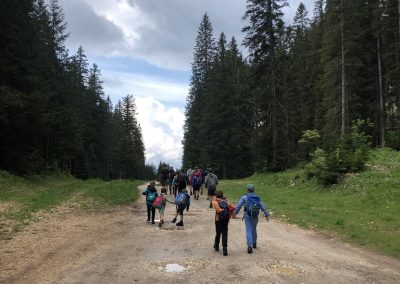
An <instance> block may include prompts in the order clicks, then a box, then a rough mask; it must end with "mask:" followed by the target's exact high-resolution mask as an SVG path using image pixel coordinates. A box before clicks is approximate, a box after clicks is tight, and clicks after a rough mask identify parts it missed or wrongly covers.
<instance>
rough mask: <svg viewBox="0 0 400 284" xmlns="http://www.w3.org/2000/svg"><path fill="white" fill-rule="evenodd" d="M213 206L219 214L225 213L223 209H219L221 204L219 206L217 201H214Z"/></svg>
mask: <svg viewBox="0 0 400 284" xmlns="http://www.w3.org/2000/svg"><path fill="white" fill-rule="evenodd" d="M213 206H214V209H215V211H216V212H217V213H220V212H222V211H224V210H223V209H221V207H219V204H218V201H217V200H214V201H213Z"/></svg>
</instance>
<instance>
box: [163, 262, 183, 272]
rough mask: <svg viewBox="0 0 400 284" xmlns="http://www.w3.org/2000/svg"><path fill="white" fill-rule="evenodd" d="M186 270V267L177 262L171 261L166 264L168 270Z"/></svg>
mask: <svg viewBox="0 0 400 284" xmlns="http://www.w3.org/2000/svg"><path fill="white" fill-rule="evenodd" d="M185 270H186V267H184V266H182V265H179V264H177V263H170V264H167V265H166V266H165V271H166V272H175V273H180V272H183V271H185Z"/></svg>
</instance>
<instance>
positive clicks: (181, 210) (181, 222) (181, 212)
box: [176, 208, 185, 226]
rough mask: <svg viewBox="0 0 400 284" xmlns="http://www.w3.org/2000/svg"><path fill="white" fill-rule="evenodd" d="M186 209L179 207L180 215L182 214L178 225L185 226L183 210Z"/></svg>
mask: <svg viewBox="0 0 400 284" xmlns="http://www.w3.org/2000/svg"><path fill="white" fill-rule="evenodd" d="M184 210H185V209H184V208H183V209H181V208H180V209H179V216H180V219H181V220H180V221H179V222H178V223H176V225H177V226H183V211H184Z"/></svg>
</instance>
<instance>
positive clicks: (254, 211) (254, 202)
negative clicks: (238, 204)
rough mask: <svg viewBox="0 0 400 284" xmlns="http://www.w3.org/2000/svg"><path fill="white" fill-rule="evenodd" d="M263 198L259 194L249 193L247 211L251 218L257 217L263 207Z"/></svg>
mask: <svg viewBox="0 0 400 284" xmlns="http://www.w3.org/2000/svg"><path fill="white" fill-rule="evenodd" d="M260 202H261V200H260V197H258V196H257V195H247V204H246V212H247V215H248V216H249V217H251V218H257V217H258V214H259V213H260V209H261V204H260Z"/></svg>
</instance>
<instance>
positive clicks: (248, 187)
mask: <svg viewBox="0 0 400 284" xmlns="http://www.w3.org/2000/svg"><path fill="white" fill-rule="evenodd" d="M246 188H247V190H248V191H250V192H254V190H255V189H256V188H255V187H254V185H253V184H251V183H249V184H248V185H247V186H246Z"/></svg>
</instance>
